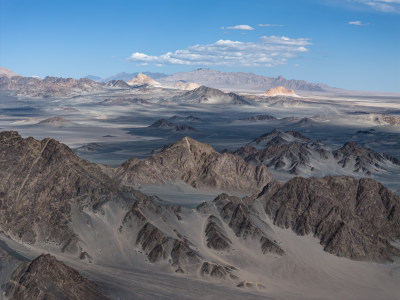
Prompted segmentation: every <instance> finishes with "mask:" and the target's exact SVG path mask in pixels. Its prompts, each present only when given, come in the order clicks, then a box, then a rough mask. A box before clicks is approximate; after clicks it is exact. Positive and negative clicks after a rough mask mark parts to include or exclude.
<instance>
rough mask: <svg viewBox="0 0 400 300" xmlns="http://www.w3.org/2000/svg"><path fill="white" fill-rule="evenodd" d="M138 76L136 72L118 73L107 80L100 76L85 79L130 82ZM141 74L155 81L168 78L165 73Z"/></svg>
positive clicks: (89, 76) (88, 76)
mask: <svg viewBox="0 0 400 300" xmlns="http://www.w3.org/2000/svg"><path fill="white" fill-rule="evenodd" d="M138 74H140V73H139V72H134V73H127V72H120V73H117V74H115V75H112V76H109V77H105V78H101V77H99V76H95V75H87V76H85V77H84V78H88V79H90V80H93V81H97V82H107V81H111V80H123V81H129V80H131V79H132V78H134V77H136V76H137V75H138ZM141 74H144V75H147V76H149V77H151V78H153V79H159V78H163V77H167V76H168V74H164V73H158V72H156V73H153V72H141Z"/></svg>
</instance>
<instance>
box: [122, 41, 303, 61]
mask: <svg viewBox="0 0 400 300" xmlns="http://www.w3.org/2000/svg"><path fill="white" fill-rule="evenodd" d="M307 45H311V42H310V39H306V38H297V39H293V38H288V37H284V36H282V37H278V36H263V37H261V38H260V40H259V41H258V42H240V41H231V40H219V41H217V42H215V43H213V44H207V45H194V46H191V47H188V48H186V49H182V50H176V51H174V52H167V53H165V54H162V55H159V56H153V55H148V54H145V53H139V52H135V53H133V54H132V55H131V56H130V57H129V60H130V61H134V62H136V63H139V64H149V63H151V64H155V65H159V66H160V65H197V66H244V67H273V66H276V65H282V64H285V63H286V62H287V60H288V59H291V58H295V57H297V56H298V55H299V54H301V53H305V52H308V49H307V48H306V47H305V46H307Z"/></svg>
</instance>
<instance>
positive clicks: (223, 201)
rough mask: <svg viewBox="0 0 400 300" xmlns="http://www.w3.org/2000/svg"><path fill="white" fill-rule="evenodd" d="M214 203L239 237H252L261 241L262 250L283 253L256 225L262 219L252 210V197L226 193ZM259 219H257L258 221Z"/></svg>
mask: <svg viewBox="0 0 400 300" xmlns="http://www.w3.org/2000/svg"><path fill="white" fill-rule="evenodd" d="M213 203H214V204H215V206H216V207H217V208H218V211H219V212H220V215H221V217H222V219H223V220H224V221H225V222H226V223H227V224H228V225H229V227H230V228H231V229H232V230H233V232H234V233H235V235H236V236H237V237H240V238H242V239H244V240H246V239H252V240H256V241H258V242H259V243H260V247H261V250H262V252H263V253H264V254H265V253H267V252H272V253H276V254H279V255H283V254H284V251H283V250H282V249H281V247H279V245H278V244H277V243H276V242H275V241H271V239H270V238H269V237H268V236H267V235H266V234H265V233H264V232H263V231H262V229H261V228H260V227H259V226H258V225H256V224H257V221H260V220H259V219H258V218H257V216H256V214H254V213H252V212H251V203H252V201H251V200H250V199H246V198H243V199H240V198H238V197H234V196H228V195H226V194H221V195H219V196H218V197H217V198H216V199H215V200H214V201H213ZM256 220H257V221H256Z"/></svg>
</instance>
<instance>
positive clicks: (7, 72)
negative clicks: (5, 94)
mask: <svg viewBox="0 0 400 300" xmlns="http://www.w3.org/2000/svg"><path fill="white" fill-rule="evenodd" d="M1 76H6V77H8V78H11V77H14V76H20V75H18V74H17V73H15V72H13V71H11V70H10V69H7V68H3V67H0V77H1Z"/></svg>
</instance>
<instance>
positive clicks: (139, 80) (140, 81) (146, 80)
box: [127, 73, 160, 86]
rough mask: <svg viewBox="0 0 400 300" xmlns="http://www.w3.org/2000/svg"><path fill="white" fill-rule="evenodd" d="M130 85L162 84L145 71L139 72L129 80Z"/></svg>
mask: <svg viewBox="0 0 400 300" xmlns="http://www.w3.org/2000/svg"><path fill="white" fill-rule="evenodd" d="M127 84H128V85H130V86H142V85H152V86H158V85H160V84H159V83H158V82H157V81H155V80H153V79H152V78H151V77H149V76H147V75H144V74H143V73H139V74H137V75H136V76H135V77H134V78H132V79H131V80H129V81H128V82H127Z"/></svg>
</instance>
